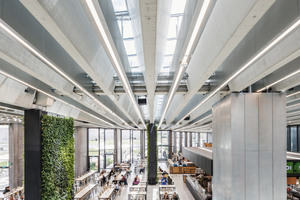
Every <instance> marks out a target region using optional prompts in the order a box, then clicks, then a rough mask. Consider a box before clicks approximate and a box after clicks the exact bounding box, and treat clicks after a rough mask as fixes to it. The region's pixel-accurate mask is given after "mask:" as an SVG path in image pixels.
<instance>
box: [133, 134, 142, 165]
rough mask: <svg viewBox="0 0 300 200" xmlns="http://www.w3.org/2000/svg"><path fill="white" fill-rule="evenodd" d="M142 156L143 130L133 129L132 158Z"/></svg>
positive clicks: (136, 158) (135, 158)
mask: <svg viewBox="0 0 300 200" xmlns="http://www.w3.org/2000/svg"><path fill="white" fill-rule="evenodd" d="M140 158H141V132H140V131H132V160H133V161H135V160H139V159H140Z"/></svg>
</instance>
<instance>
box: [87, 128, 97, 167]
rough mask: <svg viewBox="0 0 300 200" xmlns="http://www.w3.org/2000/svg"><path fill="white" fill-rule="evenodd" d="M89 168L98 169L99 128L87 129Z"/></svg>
mask: <svg viewBox="0 0 300 200" xmlns="http://www.w3.org/2000/svg"><path fill="white" fill-rule="evenodd" d="M88 134H89V135H88V138H89V154H88V155H89V168H90V170H95V171H98V170H99V129H89V132H88Z"/></svg>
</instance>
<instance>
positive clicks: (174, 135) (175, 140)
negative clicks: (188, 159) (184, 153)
mask: <svg viewBox="0 0 300 200" xmlns="http://www.w3.org/2000/svg"><path fill="white" fill-rule="evenodd" d="M173 137H174V144H173V146H174V149H173V152H174V153H176V152H177V133H176V132H173Z"/></svg>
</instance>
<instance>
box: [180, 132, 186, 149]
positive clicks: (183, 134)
mask: <svg viewBox="0 0 300 200" xmlns="http://www.w3.org/2000/svg"><path fill="white" fill-rule="evenodd" d="M181 134H182V147H185V134H186V133H185V132H182V133H181Z"/></svg>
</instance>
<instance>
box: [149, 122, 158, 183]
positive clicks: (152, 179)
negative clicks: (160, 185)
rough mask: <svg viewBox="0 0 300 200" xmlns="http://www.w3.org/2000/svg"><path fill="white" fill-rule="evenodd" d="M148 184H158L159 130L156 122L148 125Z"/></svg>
mask: <svg viewBox="0 0 300 200" xmlns="http://www.w3.org/2000/svg"><path fill="white" fill-rule="evenodd" d="M148 133H149V135H148V140H149V143H148V145H149V146H148V151H149V152H148V155H149V156H148V184H150V185H155V184H156V174H157V130H156V126H155V125H154V124H149V125H148Z"/></svg>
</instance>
